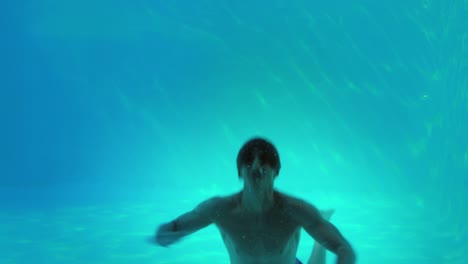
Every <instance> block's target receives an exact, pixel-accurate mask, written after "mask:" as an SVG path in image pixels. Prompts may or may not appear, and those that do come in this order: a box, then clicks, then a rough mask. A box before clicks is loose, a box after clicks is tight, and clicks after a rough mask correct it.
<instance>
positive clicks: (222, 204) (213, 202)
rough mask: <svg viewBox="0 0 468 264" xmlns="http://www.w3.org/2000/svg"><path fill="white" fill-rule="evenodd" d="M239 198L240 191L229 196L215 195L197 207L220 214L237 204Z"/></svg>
mask: <svg viewBox="0 0 468 264" xmlns="http://www.w3.org/2000/svg"><path fill="white" fill-rule="evenodd" d="M239 200H240V198H239V194H238V193H234V194H231V195H228V196H214V197H211V198H209V199H207V200H205V201H203V202H202V203H200V204H199V205H198V207H197V208H199V209H202V210H207V211H210V212H211V213H212V214H215V215H219V214H221V213H225V212H226V211H227V210H229V209H232V208H234V207H235V206H237V205H238V201H239Z"/></svg>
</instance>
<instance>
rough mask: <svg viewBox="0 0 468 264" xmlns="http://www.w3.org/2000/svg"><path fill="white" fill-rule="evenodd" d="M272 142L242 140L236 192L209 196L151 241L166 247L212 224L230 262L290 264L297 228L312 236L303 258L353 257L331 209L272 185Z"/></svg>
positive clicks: (316, 263) (321, 263)
mask: <svg viewBox="0 0 468 264" xmlns="http://www.w3.org/2000/svg"><path fill="white" fill-rule="evenodd" d="M280 167H281V164H280V158H279V154H278V151H277V150H276V148H275V146H274V145H273V144H272V143H271V142H269V141H268V140H266V139H264V138H259V137H257V138H253V139H251V140H249V141H247V142H246V143H245V144H244V145H243V146H242V148H241V149H240V151H239V154H238V156H237V169H238V176H239V178H241V179H242V180H243V181H244V188H243V189H242V190H241V191H240V192H239V193H235V194H232V195H229V196H224V197H214V198H211V199H208V200H205V201H203V202H202V203H200V204H199V205H198V206H197V207H196V208H195V209H193V210H192V211H190V212H187V213H185V214H183V215H181V216H179V217H177V218H176V219H174V220H173V221H171V222H168V223H165V224H162V225H161V226H160V227H159V228H158V230H157V232H156V237H155V239H156V243H157V244H158V245H160V246H163V247H167V246H169V245H171V244H173V243H175V242H177V241H179V240H180V239H181V238H182V237H184V236H187V235H190V234H192V233H194V232H195V231H198V230H200V229H202V228H205V227H207V226H208V225H210V224H215V225H216V227H217V228H218V229H219V232H220V233H221V236H222V238H223V241H224V244H225V246H226V248H227V250H228V253H229V258H230V261H231V264H293V263H296V264H297V263H302V262H300V261H299V260H298V259H297V258H296V253H297V248H298V245H299V237H300V231H301V228H304V229H305V231H306V232H307V233H308V234H309V235H310V236H311V237H312V238H314V239H315V241H316V242H317V243H316V244H315V245H314V249H313V251H312V254H311V256H310V258H309V260H308V262H307V263H308V264H325V249H327V250H330V251H331V252H333V253H335V254H336V256H337V263H338V264H351V263H355V259H356V256H355V253H354V251H353V249H352V247H351V245H350V244H349V243H348V241H347V240H346V239H345V238H344V237H343V236H342V235H341V233H340V232H339V231H338V229H337V228H336V227H335V226H334V225H333V224H331V223H330V222H329V221H328V219H329V218H330V217H331V214H332V213H333V211H325V212H322V213H321V212H320V211H319V210H318V209H317V208H315V207H314V206H313V205H311V204H309V203H307V202H306V201H304V200H301V199H298V198H295V197H292V196H289V195H286V194H284V193H281V192H279V191H277V190H275V189H274V187H273V182H274V180H275V178H276V177H277V176H278V173H279V170H280Z"/></svg>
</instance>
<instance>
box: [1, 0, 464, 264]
mask: <svg viewBox="0 0 468 264" xmlns="http://www.w3.org/2000/svg"><path fill="white" fill-rule="evenodd" d="M4 5H5V6H4V8H2V22H3V24H4V25H5V26H4V28H5V30H4V31H3V32H2V35H3V40H2V42H1V44H0V47H1V50H2V53H3V55H2V58H3V59H2V60H1V65H2V73H3V74H2V85H1V89H0V91H1V94H0V110H1V111H0V117H1V123H2V129H1V131H0V209H1V210H0V248H1V249H2V250H1V251H0V263H5V264H7V263H15V264H16V263H48V264H55V263H113V264H114V263H122V264H127V263H161V264H162V263H166V264H169V263H171V264H182V263H184V264H191V263H229V259H228V256H227V252H226V250H225V248H224V245H223V243H222V240H221V238H220V236H219V234H218V233H217V230H216V229H215V227H213V226H210V227H208V228H207V229H204V230H201V231H199V232H197V233H195V234H194V235H193V236H190V237H187V238H185V239H184V240H183V241H182V242H181V243H178V244H175V245H173V246H172V247H170V248H161V247H157V246H154V245H152V244H149V243H147V240H146V239H147V237H148V236H150V235H152V234H153V233H154V230H155V229H156V227H157V226H158V225H159V224H161V223H163V222H165V221H169V220H172V219H173V218H174V217H177V216H178V215H180V214H182V213H184V212H186V211H188V210H191V209H192V208H193V207H194V206H196V205H197V204H198V203H199V202H200V201H202V200H204V199H207V198H209V197H212V196H214V195H227V194H230V193H232V192H236V191H238V190H240V189H241V188H242V182H240V181H239V180H238V178H237V171H236V164H235V158H236V155H237V152H238V150H239V148H240V147H241V145H242V144H243V143H244V142H245V141H246V140H248V139H249V138H251V137H252V136H256V135H260V136H264V137H267V138H269V139H270V140H271V141H272V142H273V143H274V144H275V145H276V146H277V148H278V150H279V152H280V156H281V161H282V169H281V172H280V175H279V177H278V179H277V180H276V183H275V184H276V186H277V188H278V189H279V190H282V191H284V192H287V193H288V194H291V195H294V196H298V197H301V198H304V199H306V200H307V201H309V202H310V203H313V204H314V205H316V206H317V207H318V208H320V209H328V208H335V209H336V213H335V215H334V216H333V218H332V219H331V221H332V222H333V223H334V224H335V225H336V226H337V227H338V228H339V229H340V230H341V231H342V233H343V234H344V235H345V237H346V238H347V239H348V240H349V241H350V242H351V243H352V245H353V247H354V248H355V249H356V251H357V254H358V259H359V263H364V264H367V263H369V264H372V263H392V264H406V263H408V264H419V263H421V264H422V263H424V264H428V263H434V264H440V263H447V264H464V263H468V256H467V253H466V252H468V227H467V225H466V223H467V221H468V210H467V209H466V205H465V204H466V201H467V200H468V197H467V196H468V195H467V194H466V192H467V176H468V137H467V136H466V135H467V134H468V125H467V122H466V120H467V116H468V77H466V76H468V63H467V61H468V32H467V31H466V29H467V28H468V27H467V26H468V19H467V18H466V15H465V14H466V13H467V11H468V2H467V1H463V0H454V1H442V0H438V1H430V0H425V1H365V0H360V1H329V2H327V3H322V2H321V3H318V2H314V1H303V0H299V1H293V3H290V1H281V0H277V1H249V2H246V1H236V2H235V1H205V0H202V1H147V0H137V1H108V0H102V1H90V0H81V1H77V0H70V1H58V0H42V1H34V0H29V1H22V2H21V3H19V2H18V3H16V4H14V3H7V4H4ZM312 246H313V240H312V239H311V238H310V237H308V235H307V234H306V233H303V234H302V240H301V244H300V246H299V251H298V257H299V258H300V259H301V260H302V261H306V260H307V258H308V256H309V255H310V251H311V249H312ZM333 261H334V256H332V255H329V257H328V263H334V262H333Z"/></svg>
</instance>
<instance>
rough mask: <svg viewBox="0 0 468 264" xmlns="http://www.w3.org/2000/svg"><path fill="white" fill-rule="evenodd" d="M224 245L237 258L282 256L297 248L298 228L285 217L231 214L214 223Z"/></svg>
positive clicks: (282, 215)
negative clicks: (240, 255) (269, 255)
mask: <svg viewBox="0 0 468 264" xmlns="http://www.w3.org/2000/svg"><path fill="white" fill-rule="evenodd" d="M217 226H218V228H219V229H220V232H221V235H222V237H223V240H224V242H225V243H226V245H227V246H228V247H232V249H233V250H235V251H236V253H237V254H249V255H264V254H274V255H276V254H283V251H285V250H289V249H291V248H294V249H295V248H296V247H297V244H298V242H299V230H300V229H299V227H298V225H297V223H295V222H294V221H293V220H292V219H291V218H290V217H289V216H288V215H286V214H283V213H281V212H270V213H268V214H263V215H252V214H244V213H242V212H232V213H230V214H229V215H225V217H223V218H222V219H220V221H218V223H217Z"/></svg>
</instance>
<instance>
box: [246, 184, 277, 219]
mask: <svg viewBox="0 0 468 264" xmlns="http://www.w3.org/2000/svg"><path fill="white" fill-rule="evenodd" d="M241 203H242V207H243V208H244V209H246V210H247V211H249V212H252V213H262V212H266V211H268V210H270V209H271V208H272V207H273V205H274V190H273V186H271V187H266V188H259V189H257V190H255V189H252V188H249V186H246V185H244V190H243V191H242V192H241Z"/></svg>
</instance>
